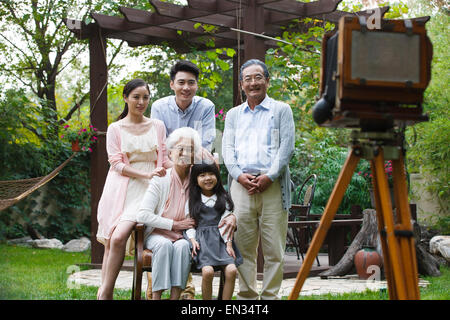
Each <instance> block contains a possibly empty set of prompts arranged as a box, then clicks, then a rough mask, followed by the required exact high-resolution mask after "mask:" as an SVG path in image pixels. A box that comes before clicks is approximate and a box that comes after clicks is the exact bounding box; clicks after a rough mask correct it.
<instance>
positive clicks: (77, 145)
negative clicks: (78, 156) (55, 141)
mask: <svg viewBox="0 0 450 320" xmlns="http://www.w3.org/2000/svg"><path fill="white" fill-rule="evenodd" d="M72 151H73V152H80V151H81V148H80V143H79V141H78V140H75V141H72Z"/></svg>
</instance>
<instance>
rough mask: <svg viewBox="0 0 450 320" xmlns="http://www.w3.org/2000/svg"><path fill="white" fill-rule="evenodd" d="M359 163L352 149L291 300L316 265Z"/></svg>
mask: <svg viewBox="0 0 450 320" xmlns="http://www.w3.org/2000/svg"><path fill="white" fill-rule="evenodd" d="M358 162H359V157H358V156H356V155H355V149H352V150H351V151H350V153H349V155H348V156H347V160H346V161H345V163H344V166H343V167H342V170H341V172H340V173H339V177H338V180H337V182H336V184H335V185H334V188H333V191H332V193H331V196H330V198H329V199H328V202H327V205H326V207H325V210H324V212H323V214H322V218H321V219H320V223H319V227H318V228H317V230H316V232H315V233H314V237H313V239H312V241H311V244H310V247H309V249H308V251H307V252H306V257H305V259H304V260H303V263H302V266H301V268H300V270H299V272H298V274H297V278H296V279H295V284H294V287H293V289H292V291H291V293H290V295H289V298H288V299H289V300H296V299H297V298H298V295H299V293H300V290H301V289H302V286H303V283H304V282H305V280H306V278H307V277H308V274H309V271H310V270H311V266H312V265H313V263H314V258H315V257H316V256H317V254H318V253H319V250H320V247H321V246H322V243H323V241H324V240H325V236H326V235H327V232H328V229H329V228H330V226H331V223H332V221H333V218H334V216H335V214H336V211H337V209H338V208H339V205H340V204H341V201H342V198H343V197H344V193H345V191H346V190H347V186H348V184H349V183H350V180H351V179H352V176H353V172H354V171H355V168H356V165H357V164H358Z"/></svg>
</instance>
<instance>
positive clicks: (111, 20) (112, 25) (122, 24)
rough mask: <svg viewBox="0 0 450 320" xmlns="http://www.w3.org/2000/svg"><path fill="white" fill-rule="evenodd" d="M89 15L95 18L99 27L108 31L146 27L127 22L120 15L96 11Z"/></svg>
mask: <svg viewBox="0 0 450 320" xmlns="http://www.w3.org/2000/svg"><path fill="white" fill-rule="evenodd" d="M90 15H91V17H92V18H93V19H94V20H95V22H97V24H98V25H99V26H100V28H102V29H107V30H110V31H130V30H134V29H141V28H145V27H146V25H144V24H142V23H133V22H129V21H127V20H126V19H123V18H120V17H114V16H107V15H104V14H100V13H96V12H91V14H90Z"/></svg>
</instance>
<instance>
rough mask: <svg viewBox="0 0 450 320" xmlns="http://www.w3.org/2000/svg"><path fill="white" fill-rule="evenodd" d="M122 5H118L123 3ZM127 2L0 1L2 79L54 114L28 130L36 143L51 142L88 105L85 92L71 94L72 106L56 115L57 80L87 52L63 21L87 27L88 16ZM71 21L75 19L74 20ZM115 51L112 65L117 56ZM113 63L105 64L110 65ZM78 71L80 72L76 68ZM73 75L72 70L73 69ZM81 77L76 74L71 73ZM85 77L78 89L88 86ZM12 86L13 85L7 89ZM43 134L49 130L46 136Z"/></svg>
mask: <svg viewBox="0 0 450 320" xmlns="http://www.w3.org/2000/svg"><path fill="white" fill-rule="evenodd" d="M121 2H122V3H121ZM124 2H125V1H117V2H113V1H109V0H103V1H92V0H57V1H49V0H2V1H1V2H0V17H1V22H0V31H1V32H0V52H1V56H2V59H1V63H0V70H1V71H0V74H1V76H2V77H3V78H4V79H5V81H4V82H5V83H8V84H10V86H12V87H16V88H17V87H19V88H22V89H25V90H26V91H27V92H28V93H29V94H30V95H33V98H32V100H34V101H35V102H36V103H37V104H40V105H41V106H42V107H43V109H44V107H47V108H49V109H50V110H52V111H53V112H50V113H47V114H46V116H45V117H43V118H42V121H43V123H42V124H43V125H42V130H37V129H36V128H32V127H30V126H26V127H27V128H28V129H29V130H31V131H32V132H33V133H34V134H35V135H36V136H37V137H38V138H39V139H40V140H42V141H45V140H47V138H48V137H47V135H50V136H51V138H54V137H55V135H56V134H57V128H58V125H59V124H62V123H64V122H65V121H68V120H69V119H70V118H71V117H72V115H73V113H74V112H75V111H76V110H78V109H79V108H80V107H81V106H82V105H83V104H84V103H85V102H86V101H87V99H88V97H89V92H88V89H87V88H85V87H82V86H80V85H78V86H76V87H77V88H75V89H74V98H73V105H72V106H71V107H70V108H69V109H68V110H67V112H66V114H64V115H61V116H59V115H58V104H57V93H56V90H57V86H58V76H60V75H61V73H62V72H63V71H64V70H65V69H66V68H68V67H72V68H73V67H74V66H75V68H76V67H77V59H78V58H79V57H80V55H81V53H82V52H84V51H87V41H80V40H79V39H76V38H75V36H74V35H73V34H72V33H71V32H70V30H69V29H68V28H67V27H66V25H65V23H64V19H65V18H67V17H70V18H77V19H78V20H83V21H89V20H90V19H89V13H90V12H91V11H97V12H103V13H108V12H113V11H114V12H115V11H116V9H117V6H118V5H121V4H124ZM74 15H75V16H74ZM121 47H122V45H121V44H119V45H118V46H116V47H115V48H114V50H113V52H112V54H111V57H112V59H113V58H114V57H115V56H116V55H117V53H118V52H119V51H120V50H121ZM112 59H111V61H110V62H109V64H110V65H111V63H112ZM78 67H79V68H80V66H78ZM75 70H76V69H75ZM75 74H77V75H78V74H80V73H75ZM86 74H88V73H85V75H84V76H80V77H79V80H80V83H87V81H86V79H85V78H86V76H87V75H86ZM11 84H12V85H11ZM46 129H47V130H46Z"/></svg>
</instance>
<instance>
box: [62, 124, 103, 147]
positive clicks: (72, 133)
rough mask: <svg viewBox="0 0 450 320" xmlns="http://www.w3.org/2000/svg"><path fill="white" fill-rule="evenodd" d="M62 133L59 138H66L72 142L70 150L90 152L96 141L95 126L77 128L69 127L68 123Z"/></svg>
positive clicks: (96, 131)
mask: <svg viewBox="0 0 450 320" xmlns="http://www.w3.org/2000/svg"><path fill="white" fill-rule="evenodd" d="M63 129H64V133H63V134H62V135H61V139H67V141H69V142H70V143H71V144H72V151H74V152H80V151H85V152H92V145H93V144H94V143H96V142H97V139H98V138H97V133H98V130H97V128H94V127H93V126H92V125H89V127H82V128H79V129H71V128H70V126H69V125H68V124H66V125H65V126H64V128H63Z"/></svg>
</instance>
